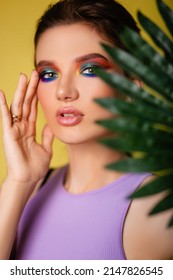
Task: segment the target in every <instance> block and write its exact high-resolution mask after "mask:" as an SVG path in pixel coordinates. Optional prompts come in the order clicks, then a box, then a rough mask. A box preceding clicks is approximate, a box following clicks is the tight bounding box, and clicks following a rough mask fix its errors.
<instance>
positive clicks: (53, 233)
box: [15, 166, 149, 260]
mask: <svg viewBox="0 0 173 280" xmlns="http://www.w3.org/2000/svg"><path fill="white" fill-rule="evenodd" d="M66 170H67V166H65V167H63V168H62V169H60V170H59V171H58V172H57V173H56V174H55V175H54V176H53V177H52V178H51V179H50V180H49V181H48V182H47V183H46V184H45V185H44V187H43V188H42V189H41V190H40V191H39V192H38V194H37V195H36V196H35V197H34V198H33V199H32V200H30V201H29V202H28V204H27V205H26V207H25V209H24V212H23V214H22V217H21V220H20V223H19V228H18V234H17V241H16V246H15V259H22V260H27V259H31V260H37V259H38V260H41V259H44V260H46V259H47V260H48V259H50V260H125V259H126V257H125V253H124V249H123V241H122V232H123V224H124V220H125V216H126V214H127V210H128V208H129V206H130V203H131V201H130V200H128V199H127V197H128V195H129V194H131V193H132V192H133V191H134V190H135V189H136V188H137V187H138V186H139V185H140V184H141V182H142V181H143V180H144V179H145V178H146V177H147V176H149V174H148V173H142V174H136V173H127V174H125V175H123V176H121V177H119V178H118V179H117V180H116V181H115V182H112V183H110V184H108V185H106V186H103V187H102V188H100V189H97V190H93V191H90V192H86V193H83V194H77V195H76V194H71V193H69V192H67V191H66V190H65V188H64V186H63V181H64V176H65V173H66Z"/></svg>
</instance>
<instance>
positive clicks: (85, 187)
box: [65, 142, 123, 194]
mask: <svg viewBox="0 0 173 280" xmlns="http://www.w3.org/2000/svg"><path fill="white" fill-rule="evenodd" d="M67 150H68V155H69V169H68V172H67V176H66V179H65V188H66V189H67V190H68V191H69V192H72V193H76V194H77V193H83V192H86V191H89V190H93V189H98V188H100V187H102V186H104V185H106V184H108V183H111V182H112V181H114V180H116V179H117V178H118V177H120V176H121V175H122V173H120V172H116V171H112V170H111V171H110V170H108V169H107V168H105V165H107V164H109V163H112V162H115V161H119V160H120V159H122V158H123V155H122V154H121V153H119V152H117V151H113V150H112V149H109V148H107V147H105V146H103V145H101V144H99V143H96V142H92V143H86V144H80V145H68V146H67Z"/></svg>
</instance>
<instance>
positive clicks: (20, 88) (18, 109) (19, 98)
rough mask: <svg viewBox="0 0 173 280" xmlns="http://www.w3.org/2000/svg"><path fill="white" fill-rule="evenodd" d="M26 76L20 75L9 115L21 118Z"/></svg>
mask: <svg viewBox="0 0 173 280" xmlns="http://www.w3.org/2000/svg"><path fill="white" fill-rule="evenodd" d="M27 80H28V79H27V76H26V75H25V74H22V73H21V74H20V77H19V81H18V85H17V89H16V91H15V93H14V98H13V101H12V104H11V113H12V114H13V115H16V116H22V107H23V100H24V97H25V93H26V89H27Z"/></svg>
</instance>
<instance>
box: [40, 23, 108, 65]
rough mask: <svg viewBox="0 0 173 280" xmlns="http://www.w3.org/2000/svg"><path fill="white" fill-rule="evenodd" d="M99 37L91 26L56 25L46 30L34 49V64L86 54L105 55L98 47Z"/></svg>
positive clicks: (100, 38) (101, 39)
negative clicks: (44, 60)
mask: <svg viewBox="0 0 173 280" xmlns="http://www.w3.org/2000/svg"><path fill="white" fill-rule="evenodd" d="M101 42H107V43H108V41H105V40H103V38H102V37H101V35H100V34H99V33H98V32H97V31H96V30H95V29H94V28H92V27H91V26H89V25H86V24H82V23H77V24H70V25H58V26H55V27H53V28H50V29H47V30H46V31H45V32H44V33H43V34H42V35H41V37H40V39H39V41H38V44H37V47H36V62H38V61H39V60H42V59H48V60H54V59H55V58H56V57H58V59H59V60H60V59H64V60H65V59H71V60H74V58H77V57H78V56H82V55H85V54H87V53H92V52H93V53H100V54H103V55H106V54H105V52H104V51H103V49H102V48H101V46H100V43H101Z"/></svg>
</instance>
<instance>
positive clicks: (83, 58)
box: [75, 53, 108, 62]
mask: <svg viewBox="0 0 173 280" xmlns="http://www.w3.org/2000/svg"><path fill="white" fill-rule="evenodd" d="M93 58H102V59H104V60H106V61H108V59H107V58H106V57H105V56H103V55H102V54H100V53H90V54H86V55H82V56H80V57H77V58H76V59H75V62H83V61H86V60H89V59H93Z"/></svg>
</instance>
